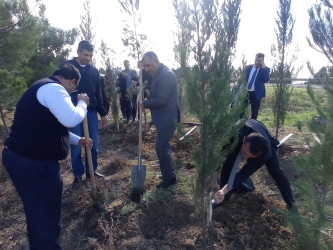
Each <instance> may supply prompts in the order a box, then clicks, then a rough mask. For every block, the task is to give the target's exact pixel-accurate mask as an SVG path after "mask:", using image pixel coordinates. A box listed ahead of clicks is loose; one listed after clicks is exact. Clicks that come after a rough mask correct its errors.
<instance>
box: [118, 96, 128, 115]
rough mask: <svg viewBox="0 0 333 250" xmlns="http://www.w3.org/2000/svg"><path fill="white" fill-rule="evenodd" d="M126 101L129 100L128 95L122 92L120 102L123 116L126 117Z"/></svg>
mask: <svg viewBox="0 0 333 250" xmlns="http://www.w3.org/2000/svg"><path fill="white" fill-rule="evenodd" d="M126 102H127V97H126V96H125V95H124V94H123V93H122V94H121V97H120V98H119V103H120V110H121V114H122V116H123V118H126Z"/></svg>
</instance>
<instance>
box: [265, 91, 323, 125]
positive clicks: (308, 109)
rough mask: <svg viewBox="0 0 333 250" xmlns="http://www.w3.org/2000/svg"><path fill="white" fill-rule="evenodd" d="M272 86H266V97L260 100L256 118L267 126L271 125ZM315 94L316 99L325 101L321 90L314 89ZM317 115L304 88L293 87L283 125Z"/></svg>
mask: <svg viewBox="0 0 333 250" xmlns="http://www.w3.org/2000/svg"><path fill="white" fill-rule="evenodd" d="M273 91H274V89H273V87H266V97H265V98H264V99H263V100H262V102H261V106H260V111H259V115H258V120H259V121H261V122H263V123H264V124H265V125H266V126H267V127H271V128H272V127H274V125H273V121H274V120H273V110H272V107H273V105H274V104H273ZM315 96H316V98H317V100H322V102H326V95H325V93H324V91H323V90H320V89H316V90H315ZM316 115H318V112H317V110H316V106H315V105H314V103H313V102H312V100H311V99H310V97H309V95H308V92H307V89H306V88H294V90H293V93H292V95H291V98H290V103H289V107H288V109H287V115H286V119H285V122H284V126H288V127H291V126H295V124H296V122H297V121H309V120H311V119H312V117H313V116H316Z"/></svg>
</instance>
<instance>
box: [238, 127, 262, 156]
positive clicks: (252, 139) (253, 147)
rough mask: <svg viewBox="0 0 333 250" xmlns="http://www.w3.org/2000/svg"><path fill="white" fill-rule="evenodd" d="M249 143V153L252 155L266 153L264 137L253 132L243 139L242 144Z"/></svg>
mask: <svg viewBox="0 0 333 250" xmlns="http://www.w3.org/2000/svg"><path fill="white" fill-rule="evenodd" d="M246 142H248V143H250V151H251V153H252V154H253V155H259V154H260V153H263V152H266V151H267V142H266V140H265V137H264V136H262V135H261V134H259V133H257V132H253V133H251V134H249V135H248V136H246V137H245V141H244V143H246Z"/></svg>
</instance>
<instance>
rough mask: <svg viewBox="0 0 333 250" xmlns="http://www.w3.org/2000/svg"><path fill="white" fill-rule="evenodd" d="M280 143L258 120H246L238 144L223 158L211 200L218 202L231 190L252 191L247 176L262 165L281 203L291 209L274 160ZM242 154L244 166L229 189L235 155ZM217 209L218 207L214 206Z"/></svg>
mask: <svg viewBox="0 0 333 250" xmlns="http://www.w3.org/2000/svg"><path fill="white" fill-rule="evenodd" d="M278 144H279V141H278V140H276V139H275V138H273V137H272V136H271V134H270V133H269V132H268V130H267V128H266V127H265V125H264V124H262V123H261V122H259V121H257V120H253V119H249V120H247V121H246V122H245V124H244V126H243V127H242V128H241V129H240V130H239V133H238V144H237V145H236V147H235V149H234V150H233V151H232V152H231V153H230V154H229V155H227V157H226V160H225V162H224V164H223V167H222V171H221V179H220V188H221V189H220V190H219V191H217V192H216V193H215V197H214V201H215V203H216V204H219V203H221V202H222V201H223V200H224V198H225V195H226V194H227V193H228V192H229V191H231V190H232V189H247V190H249V191H253V190H254V186H253V184H252V181H251V179H250V176H251V175H252V174H253V173H255V172H256V171H257V170H258V169H259V168H261V167H262V166H263V165H264V164H265V165H266V168H267V170H268V173H269V174H270V175H271V176H272V177H273V179H274V180H275V182H276V185H277V187H278V188H279V190H280V192H281V195H282V197H283V199H284V201H285V202H286V204H287V207H288V209H290V208H291V207H292V206H293V204H294V199H293V196H292V193H291V188H290V184H289V181H288V179H287V178H286V176H285V175H284V173H283V171H282V170H281V168H280V166H279V161H278V158H277V153H276V151H277V145H278ZM239 152H241V154H242V156H243V158H245V159H246V160H247V162H246V164H245V165H244V166H243V167H242V169H241V170H240V171H239V172H238V173H237V174H236V176H235V180H234V182H233V185H232V186H231V187H228V185H227V183H228V179H229V176H230V173H231V170H232V167H233V164H234V162H235V160H236V157H237V155H238V153H239ZM216 206H218V205H216Z"/></svg>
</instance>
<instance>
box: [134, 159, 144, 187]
mask: <svg viewBox="0 0 333 250" xmlns="http://www.w3.org/2000/svg"><path fill="white" fill-rule="evenodd" d="M131 179H132V185H133V187H135V188H141V187H143V184H144V182H145V180H146V166H145V165H141V166H140V167H139V165H132V172H131Z"/></svg>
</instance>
